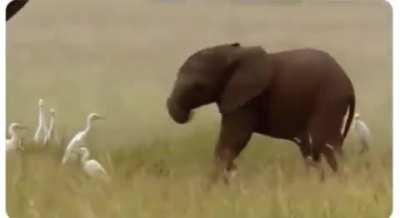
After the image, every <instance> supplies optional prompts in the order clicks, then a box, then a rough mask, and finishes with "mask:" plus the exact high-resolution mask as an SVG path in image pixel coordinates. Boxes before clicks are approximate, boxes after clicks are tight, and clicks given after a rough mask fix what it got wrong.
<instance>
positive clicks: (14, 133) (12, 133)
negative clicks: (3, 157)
mask: <svg viewBox="0 0 400 218" xmlns="http://www.w3.org/2000/svg"><path fill="white" fill-rule="evenodd" d="M9 133H10V136H11V140H12V141H17V140H19V139H21V136H20V135H19V133H18V132H17V131H16V130H15V129H12V128H11V129H10V131H9Z"/></svg>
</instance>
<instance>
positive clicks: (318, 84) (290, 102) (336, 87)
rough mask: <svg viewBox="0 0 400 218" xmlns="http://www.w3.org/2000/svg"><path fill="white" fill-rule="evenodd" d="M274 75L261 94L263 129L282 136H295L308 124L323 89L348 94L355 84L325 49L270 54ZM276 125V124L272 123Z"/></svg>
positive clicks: (273, 134) (333, 92) (276, 135)
mask: <svg viewBox="0 0 400 218" xmlns="http://www.w3.org/2000/svg"><path fill="white" fill-rule="evenodd" d="M270 57H271V63H272V64H273V69H274V72H275V75H274V79H273V81H272V83H271V84H270V86H269V87H268V88H267V89H266V90H265V93H264V94H263V96H262V99H263V100H262V102H263V106H262V107H263V110H264V114H265V115H266V116H265V117H264V119H263V120H264V121H265V122H264V125H263V129H264V130H265V131H266V133H268V134H270V135H272V136H275V137H281V138H288V137H293V136H295V135H296V134H298V132H299V131H300V130H302V129H304V128H305V126H306V125H307V124H308V120H309V119H310V117H311V116H312V113H313V111H315V104H316V103H317V101H319V99H320V98H321V93H322V92H324V93H328V92H330V91H329V90H331V91H332V92H331V93H332V95H331V96H330V97H334V95H337V97H339V96H341V95H344V94H346V93H347V94H349V93H351V92H353V91H352V84H351V82H350V80H349V78H348V77H347V76H346V74H345V72H344V71H343V69H342V68H341V67H340V66H339V64H338V63H337V62H336V61H335V60H334V59H333V58H332V57H331V56H330V55H329V54H328V53H326V52H323V51H319V50H315V49H299V50H292V51H285V52H279V53H274V54H270ZM269 125H273V126H269Z"/></svg>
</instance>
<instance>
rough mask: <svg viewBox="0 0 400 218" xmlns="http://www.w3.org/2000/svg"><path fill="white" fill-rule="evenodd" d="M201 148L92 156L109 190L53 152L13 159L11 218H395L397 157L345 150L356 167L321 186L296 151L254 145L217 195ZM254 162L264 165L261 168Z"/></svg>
mask: <svg viewBox="0 0 400 218" xmlns="http://www.w3.org/2000/svg"><path fill="white" fill-rule="evenodd" d="M199 141H201V140H199ZM263 144H266V143H263ZM198 146H200V145H199V144H194V145H192V146H191V147H188V146H186V145H184V144H183V143H182V144H177V145H176V147H175V148H174V149H177V150H179V152H178V153H174V152H173V151H172V150H173V149H172V148H170V147H169V148H168V147H160V146H157V145H149V146H136V149H132V150H130V151H129V152H128V151H123V150H119V151H118V150H115V151H109V152H107V151H101V152H94V153H95V154H94V157H95V158H96V159H98V160H99V161H100V162H101V163H102V164H103V165H104V166H105V168H106V169H107V170H108V171H109V173H110V175H111V176H112V179H113V181H112V183H111V184H108V185H106V184H102V183H100V182H97V181H95V180H92V179H90V178H88V177H87V176H86V175H85V174H84V173H83V172H82V171H81V170H80V168H79V167H76V166H70V167H63V166H61V165H60V159H61V155H60V154H61V152H60V151H61V150H59V149H58V148H54V147H55V146H53V148H52V147H50V148H48V149H45V150H41V151H29V152H28V151H27V152H23V153H19V154H14V156H11V155H8V162H7V184H8V186H7V190H8V192H7V210H8V212H9V215H10V216H12V217H388V216H389V214H390V212H391V176H390V175H389V174H388V173H387V172H389V171H390V169H391V160H390V158H388V157H390V156H389V154H390V153H391V150H390V149H389V150H375V149H373V150H372V151H371V152H370V153H368V154H366V155H363V156H360V155H357V153H356V151H355V150H354V149H347V156H348V157H351V158H346V159H344V160H342V161H341V164H342V169H341V172H340V173H339V174H332V173H330V171H329V169H325V171H326V172H329V173H328V178H327V179H326V180H325V181H324V182H321V181H320V180H319V177H318V173H317V172H316V171H309V172H307V171H306V170H305V167H304V165H303V162H302V160H301V158H300V154H299V152H298V151H297V148H296V147H295V146H294V145H291V146H290V145H288V146H287V147H284V149H285V150H286V149H287V152H285V153H283V152H282V154H278V152H276V151H274V149H271V147H273V146H276V145H275V144H270V145H269V146H265V145H261V144H259V143H252V144H251V145H250V146H249V148H248V151H246V152H245V153H244V154H243V156H242V157H241V158H240V159H239V160H238V164H239V174H238V176H237V177H236V178H235V179H234V180H232V183H231V184H230V185H229V186H226V185H225V184H223V183H222V182H221V183H218V184H215V185H211V186H210V185H209V182H210V181H209V173H210V172H211V171H210V170H211V169H212V168H211V167H212V166H211V158H210V157H211V156H212V147H211V146H210V147H202V148H199V147H198ZM350 146H351V145H349V146H348V147H350ZM252 153H261V154H265V157H266V158H264V159H261V158H260V159H257V160H255V159H254V158H253V157H254V155H252ZM271 153H273V154H275V155H276V156H275V158H272V157H270V158H269V157H268V154H271ZM260 156H263V155H260ZM185 157H190V158H185ZM10 184H13V185H10ZM34 214H37V215H34Z"/></svg>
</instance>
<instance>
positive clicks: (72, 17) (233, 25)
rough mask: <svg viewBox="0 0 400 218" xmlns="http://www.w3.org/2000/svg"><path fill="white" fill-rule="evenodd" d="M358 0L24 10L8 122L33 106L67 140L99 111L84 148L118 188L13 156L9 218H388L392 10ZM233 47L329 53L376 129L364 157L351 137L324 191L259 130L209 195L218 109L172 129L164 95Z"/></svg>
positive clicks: (54, 162) (39, 5)
mask: <svg viewBox="0 0 400 218" xmlns="http://www.w3.org/2000/svg"><path fill="white" fill-rule="evenodd" d="M169 2H171V1H169ZM363 2H364V1H363ZM363 2H361V1H359V3H357V4H355V5H349V4H347V3H342V4H339V3H307V4H304V5H303V4H296V5H290V4H284V5H280V4H277V3H274V4H271V5H267V6H259V5H257V4H252V5H250V6H245V5H243V4H241V3H240V1H236V3H235V4H227V3H226V2H225V1H224V2H220V3H200V2H190V3H186V4H181V5H175V4H172V3H171V4H167V3H158V2H156V1H155V0H154V1H145V0H136V1H131V0H121V1H118V3H117V2H113V1H95V0H86V1H80V0H70V1H51V0H42V1H31V2H30V3H29V4H28V5H27V7H26V8H24V9H23V11H21V13H20V14H18V15H17V16H16V17H14V19H12V20H11V21H10V22H9V23H8V24H7V25H8V31H7V49H8V50H7V123H9V122H12V121H19V122H22V123H25V124H28V125H30V126H32V127H33V126H34V125H35V123H36V113H37V111H36V104H37V99H38V98H39V97H42V98H44V99H45V100H46V101H47V103H48V105H49V106H52V107H54V108H55V109H56V111H57V125H58V126H57V129H58V132H59V134H60V135H61V136H63V138H65V139H69V138H70V137H71V136H72V134H73V133H74V132H76V131H77V130H78V129H80V128H82V125H83V124H84V122H83V120H84V117H85V116H86V115H87V114H88V113H89V112H98V113H101V114H104V115H106V116H107V117H108V120H107V121H105V122H102V123H100V122H99V123H98V125H97V126H96V129H95V134H94V136H93V137H92V138H91V143H90V144H91V150H92V151H93V152H94V157H95V158H97V159H99V161H100V162H101V163H103V164H104V165H105V167H106V168H107V169H108V170H109V171H110V173H111V175H112V177H113V183H112V185H111V186H103V185H98V184H96V183H94V182H92V181H90V180H88V179H87V178H86V177H85V176H84V175H83V174H82V173H81V172H79V171H78V172H74V170H76V169H64V168H62V167H60V166H59V155H60V154H59V153H60V151H58V150H57V149H55V151H44V152H33V153H31V152H29V153H24V154H22V155H23V157H20V156H19V155H18V154H17V155H8V158H7V159H8V162H7V181H8V185H9V186H7V207H8V211H9V213H10V215H12V216H13V217H35V216H36V215H35V213H38V214H37V215H38V216H40V217H174V218H176V217H218V218H220V217H307V218H308V217H340V218H343V217H351V218H353V217H387V216H388V214H389V213H390V211H391V136H392V132H391V119H392V116H391V106H392V105H391V104H392V103H391V98H390V97H391V78H392V77H391V52H390V48H391V43H390V29H389V25H390V15H391V14H390V12H389V9H388V8H387V6H386V5H383V4H379V3H365V2H364V3H363ZM372 2H373V1H372ZM233 41H240V42H242V43H243V44H244V45H262V46H263V47H265V48H266V49H267V50H268V51H270V52H274V51H280V50H284V49H294V48H300V47H315V48H319V49H323V50H326V51H328V52H329V53H331V54H332V56H334V57H335V58H336V59H337V60H338V62H339V63H341V64H342V65H343V67H344V68H345V69H346V71H347V72H348V74H349V76H350V78H351V79H352V81H353V83H354V85H355V89H356V92H357V93H356V94H357V111H359V112H360V113H361V114H362V116H363V118H364V119H365V120H366V121H367V123H368V124H369V125H370V127H371V129H372V132H373V134H374V139H373V146H374V147H373V149H372V152H371V153H370V154H368V155H367V156H358V155H357V154H355V151H354V150H355V149H356V148H355V142H354V140H353V138H352V137H350V138H349V139H348V140H347V142H346V145H345V148H346V151H347V153H348V157H347V159H346V160H343V161H342V162H341V163H342V166H343V167H344V169H343V171H342V174H340V175H330V176H329V177H328V179H327V180H326V182H325V183H320V182H319V181H318V179H317V178H316V176H315V175H314V173H312V172H310V173H309V174H307V173H306V172H305V170H304V167H303V163H302V161H301V159H300V154H299V152H298V151H297V148H296V147H295V146H294V145H293V144H291V143H288V142H285V141H279V140H273V139H270V138H265V137H261V136H258V135H255V137H253V139H252V141H251V142H250V145H249V146H248V148H247V149H246V150H245V151H244V153H243V154H242V155H241V157H240V159H239V160H238V164H239V170H240V171H239V175H238V177H237V179H236V180H235V181H234V182H233V184H232V185H231V186H229V187H226V186H224V185H222V184H218V185H216V186H213V187H212V188H211V189H207V178H208V177H207V175H208V173H209V170H210V169H211V162H212V153H213V144H214V143H215V141H216V136H217V132H218V122H219V117H218V116H219V115H218V113H217V111H216V108H215V106H210V107H205V108H202V109H201V110H199V111H198V112H197V113H196V116H195V118H194V120H193V121H192V122H191V123H190V124H188V125H185V126H179V125H176V124H175V123H173V122H172V121H171V119H170V118H169V117H168V114H167V112H166V110H165V99H166V97H167V95H168V94H169V91H170V88H171V85H172V83H173V81H174V80H175V74H176V70H177V68H178V67H179V65H180V64H181V63H182V62H183V61H184V59H185V58H186V57H187V56H188V55H189V54H190V53H192V52H193V51H195V50H197V49H199V48H203V47H205V46H209V45H215V44H219V43H226V42H233ZM32 134H33V133H32V132H29V133H28V135H29V137H31V135H32ZM107 154H109V158H107ZM18 160H20V161H18ZM21 176H22V177H21ZM10 184H11V186H10ZM21 209H22V210H21Z"/></svg>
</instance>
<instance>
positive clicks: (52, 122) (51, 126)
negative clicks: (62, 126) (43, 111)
mask: <svg viewBox="0 0 400 218" xmlns="http://www.w3.org/2000/svg"><path fill="white" fill-rule="evenodd" d="M54 120H55V117H54V116H51V117H50V126H49V129H53V128H54Z"/></svg>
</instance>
